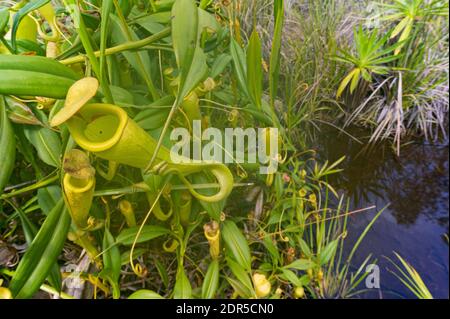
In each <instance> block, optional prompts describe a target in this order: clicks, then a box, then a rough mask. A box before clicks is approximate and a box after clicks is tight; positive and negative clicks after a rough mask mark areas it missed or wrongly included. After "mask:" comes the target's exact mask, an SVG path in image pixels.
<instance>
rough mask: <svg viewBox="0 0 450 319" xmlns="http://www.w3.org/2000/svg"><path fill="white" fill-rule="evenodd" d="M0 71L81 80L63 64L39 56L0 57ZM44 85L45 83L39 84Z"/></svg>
mask: <svg viewBox="0 0 450 319" xmlns="http://www.w3.org/2000/svg"><path fill="white" fill-rule="evenodd" d="M0 70H2V77H3V70H17V71H29V72H38V73H46V74H51V75H56V76H59V77H63V78H68V79H72V80H79V79H80V78H81V76H80V75H78V74H77V73H76V72H75V71H73V70H72V69H71V68H69V67H67V66H65V65H64V64H62V63H60V62H58V61H56V60H53V59H49V58H45V57H41V56H26V55H0ZM41 84H42V85H44V84H45V83H41Z"/></svg>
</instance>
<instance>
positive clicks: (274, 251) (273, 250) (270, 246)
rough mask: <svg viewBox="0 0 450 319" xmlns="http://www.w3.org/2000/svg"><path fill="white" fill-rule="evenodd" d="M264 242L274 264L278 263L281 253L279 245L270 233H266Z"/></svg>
mask: <svg viewBox="0 0 450 319" xmlns="http://www.w3.org/2000/svg"><path fill="white" fill-rule="evenodd" d="M263 244H264V247H266V249H267V251H268V252H269V253H270V256H271V257H272V262H273V264H274V265H277V264H278V261H279V260H280V253H279V251H278V247H277V246H276V243H274V242H273V240H272V238H271V236H270V235H267V234H266V236H265V237H264V241H263Z"/></svg>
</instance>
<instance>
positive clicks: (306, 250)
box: [298, 238, 312, 258]
mask: <svg viewBox="0 0 450 319" xmlns="http://www.w3.org/2000/svg"><path fill="white" fill-rule="evenodd" d="M298 241H299V243H300V249H301V253H302V254H304V255H305V256H306V257H309V258H310V257H312V253H311V249H310V248H309V246H308V244H307V243H306V241H304V240H303V239H302V238H299V240H298Z"/></svg>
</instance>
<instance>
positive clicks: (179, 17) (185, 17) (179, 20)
mask: <svg viewBox="0 0 450 319" xmlns="http://www.w3.org/2000/svg"><path fill="white" fill-rule="evenodd" d="M172 17H173V18H172V41H173V49H174V52H175V58H176V60H177V65H178V68H179V70H180V85H179V89H178V94H177V101H178V104H180V103H181V102H182V101H183V100H184V98H185V97H186V96H187V95H188V94H189V93H190V92H191V91H192V90H193V89H194V88H196V87H197V86H198V84H199V83H200V82H201V81H202V80H203V79H204V78H205V77H206V76H207V74H208V66H207V65H206V56H205V54H204V52H203V50H202V49H201V48H200V46H199V45H198V37H199V36H198V26H199V17H198V8H197V5H196V3H195V1H194V0H179V1H176V2H175V4H174V6H173V8H172Z"/></svg>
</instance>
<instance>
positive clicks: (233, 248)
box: [222, 220, 251, 271]
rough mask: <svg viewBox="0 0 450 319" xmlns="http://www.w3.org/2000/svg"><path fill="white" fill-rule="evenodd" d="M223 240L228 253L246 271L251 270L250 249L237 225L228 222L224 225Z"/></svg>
mask: <svg viewBox="0 0 450 319" xmlns="http://www.w3.org/2000/svg"><path fill="white" fill-rule="evenodd" d="M222 238H223V240H224V242H225V247H226V249H227V252H228V253H229V254H230V256H231V257H233V259H234V260H235V261H236V262H237V263H238V264H239V265H240V266H241V267H243V268H244V269H245V270H246V271H250V270H251V255H250V247H249V246H248V243H247V240H246V239H245V237H244V235H243V234H242V232H241V231H240V230H239V228H238V227H237V225H236V224H235V223H234V222H233V221H231V220H227V221H225V222H224V224H223V229H222Z"/></svg>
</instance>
